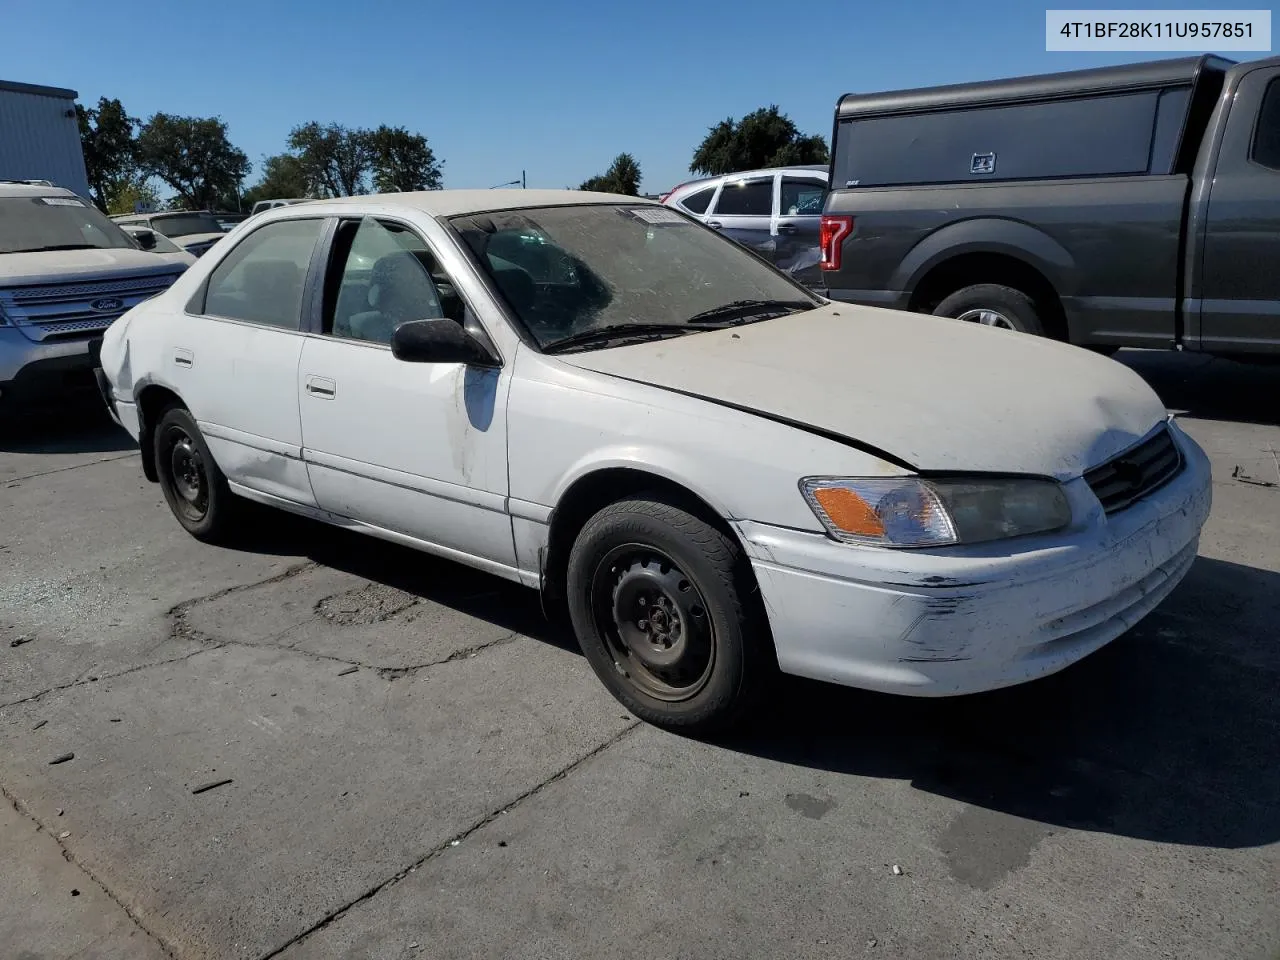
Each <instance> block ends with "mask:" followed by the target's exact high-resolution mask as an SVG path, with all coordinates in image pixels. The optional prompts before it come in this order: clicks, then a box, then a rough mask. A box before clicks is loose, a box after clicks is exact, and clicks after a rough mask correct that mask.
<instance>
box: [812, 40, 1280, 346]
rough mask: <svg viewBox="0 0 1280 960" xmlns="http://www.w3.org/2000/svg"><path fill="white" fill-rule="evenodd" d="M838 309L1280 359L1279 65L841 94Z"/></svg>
mask: <svg viewBox="0 0 1280 960" xmlns="http://www.w3.org/2000/svg"><path fill="white" fill-rule="evenodd" d="M830 185H831V189H830V192H829V194H828V195H827V198H826V200H825V202H824V207H823V219H822V233H821V244H822V268H823V273H824V276H825V278H826V288H827V291H828V295H829V296H831V297H832V298H833V299H837V300H847V301H851V302H855V303H866V304H873V305H879V306H887V307H893V308H897V309H903V310H912V311H916V312H920V313H934V314H938V315H942V316H949V317H955V318H957V319H962V320H969V321H973V322H977V323H985V324H989V325H992V326H1000V327H1007V328H1011V329H1015V330H1020V331H1023V332H1027V333H1035V334H1041V335H1046V336H1050V337H1056V338H1058V339H1061V340H1065V341H1069V342H1071V343H1074V344H1079V345H1081V346H1086V347H1092V348H1094V349H1099V350H1103V351H1109V350H1112V349H1115V348H1118V347H1148V348H1177V349H1185V350H1195V351H1202V352H1206V353H1211V354H1216V355H1221V356H1232V357H1236V358H1238V359H1252V360H1271V361H1274V360H1280V58H1270V59H1265V60H1255V61H1251V62H1247V63H1239V64H1237V63H1234V62H1232V61H1230V60H1224V59H1222V58H1219V57H1212V56H1204V57H1198V58H1186V59H1177V60H1166V61H1158V62H1148V63H1141V64H1133V65H1127V66H1121V67H1107V68H1103V69H1096V70H1081V71H1073V72H1070V73H1058V74H1049V75H1044V76H1036V77H1023V78H1017V79H1010V80H997V81H992V82H986V83H974V84H964V85H958V86H948V87H935V88H932V89H921V90H910V91H899V92H893V93H879V94H860V95H852V94H850V95H847V96H844V97H842V98H841V99H840V102H839V104H838V106H837V108H836V118H835V131H834V134H833V141H832V160H831V172H830Z"/></svg>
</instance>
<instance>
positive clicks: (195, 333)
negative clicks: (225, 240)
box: [161, 217, 324, 506]
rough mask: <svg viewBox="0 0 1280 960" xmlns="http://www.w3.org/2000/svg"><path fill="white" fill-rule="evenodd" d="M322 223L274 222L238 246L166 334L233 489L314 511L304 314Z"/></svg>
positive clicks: (170, 363)
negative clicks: (304, 410)
mask: <svg viewBox="0 0 1280 960" xmlns="http://www.w3.org/2000/svg"><path fill="white" fill-rule="evenodd" d="M323 224H324V221H323V220H322V219H320V218H316V217H312V218H306V219H294V220H277V221H275V222H273V223H266V224H263V225H262V226H261V227H259V228H258V229H256V230H254V231H253V232H252V233H249V234H247V235H246V236H245V237H244V239H242V240H241V241H240V242H239V243H237V244H236V245H235V246H234V247H232V248H231V250H230V251H229V252H228V253H227V255H226V256H224V257H223V258H222V260H221V261H220V262H219V263H218V265H217V266H216V267H214V268H213V272H212V273H211V274H210V275H209V278H208V280H207V281H206V282H205V284H204V286H203V287H202V288H201V290H200V291H199V292H198V293H197V294H196V295H195V296H194V297H193V298H192V300H191V302H190V303H188V305H187V315H186V316H185V317H180V318H177V320H176V322H174V323H172V324H169V325H168V329H169V330H170V331H172V335H171V336H172V339H171V341H170V342H169V343H167V344H166V345H165V354H164V356H163V357H162V358H161V359H162V362H163V364H164V368H165V375H166V379H167V380H168V381H169V382H170V383H171V384H172V385H173V387H174V389H175V390H176V391H177V392H178V394H179V395H180V396H181V397H182V399H183V401H184V402H185V403H186V405H187V407H188V409H190V410H191V413H192V416H194V417H195V419H196V422H197V423H198V424H199V426H200V430H201V432H202V433H203V434H204V436H205V439H206V441H207V442H208V444H209V450H210V451H211V452H212V453H213V457H214V459H215V460H216V461H217V463H218V466H219V467H221V468H222V471H223V473H225V474H226V475H227V479H229V480H230V481H231V482H232V483H236V484H239V485H241V486H244V487H246V488H248V489H250V490H253V491H256V492H259V493H263V494H267V495H269V496H275V497H281V498H283V499H286V500H290V501H293V502H297V503H302V504H305V505H308V506H314V505H315V498H314V497H313V496H312V495H311V484H310V482H309V480H308V478H307V470H306V467H305V466H304V465H303V462H302V428H301V426H300V424H299V422H298V394H297V387H296V383H297V376H298V360H299V358H300V356H301V354H302V344H303V340H304V339H305V337H304V336H303V334H302V332H301V316H302V312H303V305H304V302H305V301H306V299H307V296H306V294H307V291H308V290H309V280H310V278H311V276H312V274H313V272H314V271H316V270H318V266H317V265H315V264H313V262H312V261H313V259H314V257H315V251H316V249H317V246H318V240H319V238H320V232H321V229H322V227H323Z"/></svg>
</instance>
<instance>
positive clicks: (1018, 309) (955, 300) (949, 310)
mask: <svg viewBox="0 0 1280 960" xmlns="http://www.w3.org/2000/svg"><path fill="white" fill-rule="evenodd" d="M933 312H934V315H935V316H939V317H953V318H954V319H956V320H963V321H965V322H967V323H978V324H982V325H983V326H986V327H996V328H998V329H1001V330H1016V331H1018V332H1019V333H1032V334H1035V335H1036V336H1040V337H1042V336H1044V335H1045V329H1044V323H1043V322H1042V321H1041V318H1040V311H1039V309H1037V307H1036V304H1035V301H1034V300H1032V299H1031V298H1030V297H1029V296H1027V295H1026V294H1025V293H1023V292H1022V291H1021V290H1015V289H1014V288H1013V287H1006V286H1003V285H1001V284H998V283H975V284H974V285H973V286H970V287H964V288H963V289H961V290H957V291H956V292H955V293H953V294H951V296H949V297H947V298H946V299H945V300H943V301H942V302H941V303H939V304H938V306H937V307H935V308H934V311H933Z"/></svg>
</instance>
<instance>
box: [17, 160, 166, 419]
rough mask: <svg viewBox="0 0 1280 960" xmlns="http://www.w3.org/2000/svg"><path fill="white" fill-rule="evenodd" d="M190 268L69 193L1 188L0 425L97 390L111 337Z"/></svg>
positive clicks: (24, 186)
mask: <svg viewBox="0 0 1280 960" xmlns="http://www.w3.org/2000/svg"><path fill="white" fill-rule="evenodd" d="M185 269H186V266H185V265H184V264H182V263H174V262H172V261H170V260H168V259H166V258H164V257H162V256H159V255H157V254H155V253H150V252H147V251H145V250H142V249H140V248H139V246H138V244H137V242H136V241H135V240H133V239H132V238H131V237H129V236H128V235H127V234H126V233H125V232H124V231H123V230H121V229H120V228H119V227H118V226H116V225H115V224H114V223H112V222H111V221H110V220H109V219H108V218H107V217H106V216H105V215H103V214H102V213H101V212H100V211H99V210H98V209H97V208H96V207H94V206H93V205H92V204H90V203H89V202H88V201H87V200H84V199H83V198H81V197H79V196H77V195H76V194H74V193H72V192H71V191H70V190H66V189H62V188H60V187H51V186H48V185H47V184H39V183H35V184H32V183H15V182H3V181H0V425H2V424H3V420H4V419H7V418H9V417H11V416H12V415H13V414H14V413H16V412H17V411H18V410H20V409H29V408H31V407H34V406H38V405H42V404H44V403H47V402H48V401H50V400H57V399H60V398H62V397H64V396H65V395H67V394H68V393H69V392H73V391H76V392H78V390H79V389H84V390H85V391H94V390H96V383H95V381H94V378H93V367H94V359H93V350H94V349H95V347H96V345H97V344H99V343H101V339H102V334H103V332H104V331H105V330H106V329H107V327H109V326H110V325H111V323H112V321H114V320H115V319H116V318H117V317H119V316H120V315H121V314H123V313H124V312H125V311H126V310H128V309H130V308H131V307H134V306H136V305H137V304H139V303H141V302H142V301H144V300H146V299H148V298H150V297H153V296H155V295H156V294H157V293H160V292H161V291H162V290H167V289H168V288H169V286H170V284H172V283H173V281H174V280H176V279H177V278H178V277H179V276H180V275H181V274H182V272H183V271H184V270H185Z"/></svg>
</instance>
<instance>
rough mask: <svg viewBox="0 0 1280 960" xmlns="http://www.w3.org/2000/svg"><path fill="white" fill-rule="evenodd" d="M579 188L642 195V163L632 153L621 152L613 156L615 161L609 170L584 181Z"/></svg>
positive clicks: (635, 195) (599, 191)
mask: <svg viewBox="0 0 1280 960" xmlns="http://www.w3.org/2000/svg"><path fill="white" fill-rule="evenodd" d="M578 189H579V190H593V191H596V192H598V193H620V194H623V195H625V196H628V197H638V196H639V195H640V164H638V163H637V162H636V158H635V157H633V156H632V155H631V154H629V153H620V154H618V155H617V156H616V157H614V158H613V163H611V164H609V169H608V170H606V171H605V172H604V173H602V174H600V175H599V176H596V177H592V178H591V179H590V180H585V181H583V183H582V186H580V187H578Z"/></svg>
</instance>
